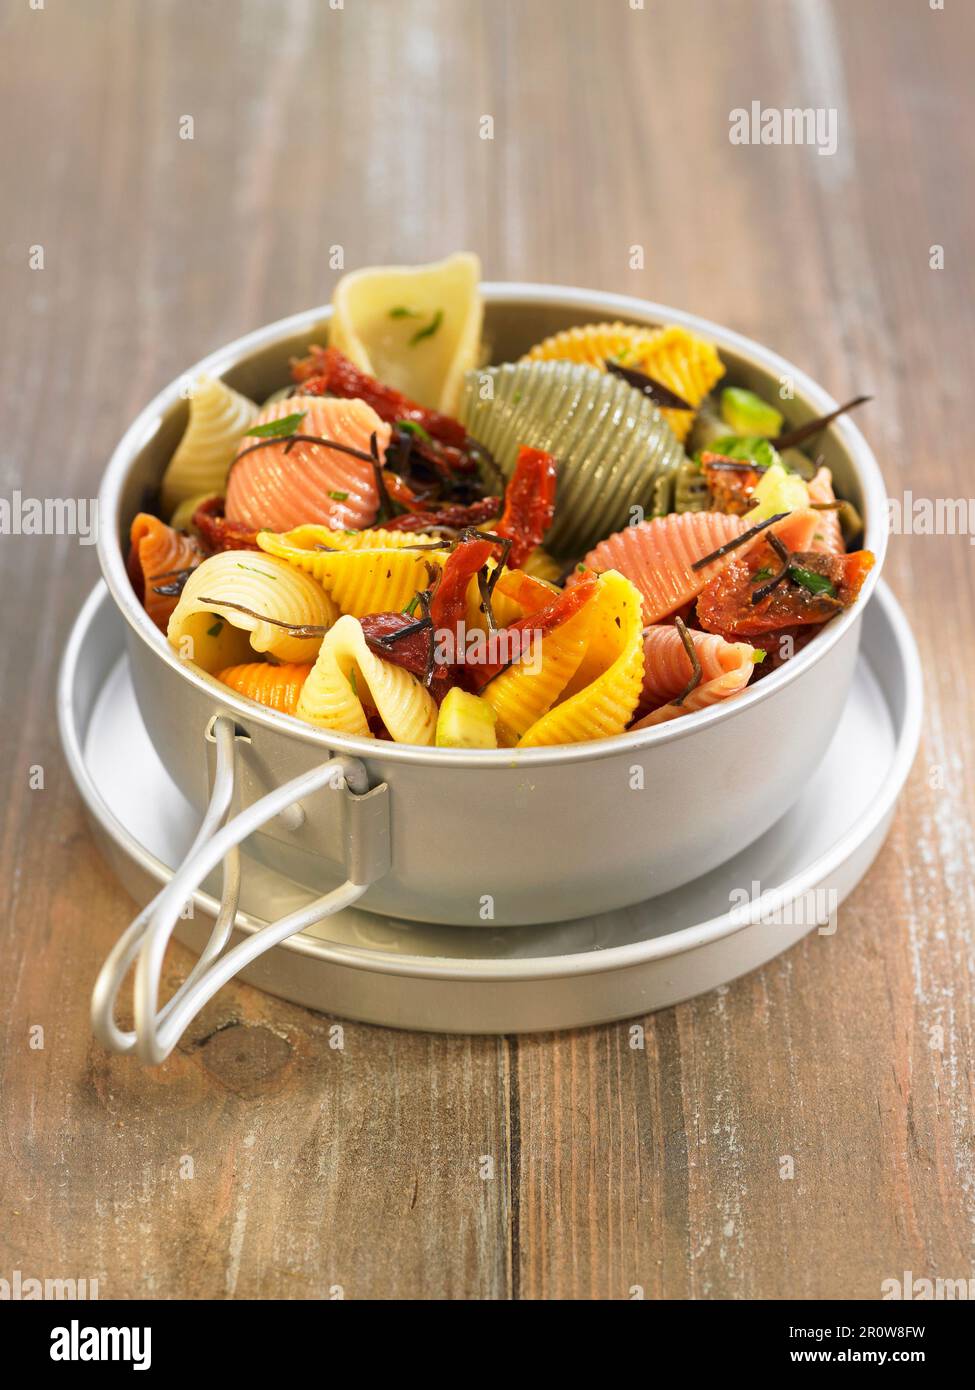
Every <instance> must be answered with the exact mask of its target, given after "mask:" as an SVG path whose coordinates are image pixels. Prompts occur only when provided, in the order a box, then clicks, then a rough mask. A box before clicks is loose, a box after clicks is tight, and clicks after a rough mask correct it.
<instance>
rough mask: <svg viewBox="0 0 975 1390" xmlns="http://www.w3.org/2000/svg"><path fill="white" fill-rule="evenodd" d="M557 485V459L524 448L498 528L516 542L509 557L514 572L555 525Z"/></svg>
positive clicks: (498, 531)
mask: <svg viewBox="0 0 975 1390" xmlns="http://www.w3.org/2000/svg"><path fill="white" fill-rule="evenodd" d="M555 482H556V462H555V459H554V458H553V456H552V455H551V454H547V453H546V452H545V450H544V449H530V448H529V447H528V445H527V444H523V445H522V446H521V448H520V449H519V450H518V461H517V463H516V464H515V471H514V472H513V473H512V475H511V479H510V481H509V483H508V486H507V487H506V488H505V493H504V512H503V514H502V516H501V520H500V521H499V522H498V524H497V527H496V528H495V529H496V530H497V533H498V535H499V536H509V537H510V538H511V539H512V541H513V542H514V544H513V545H512V547H511V554H510V555H509V556H508V564H509V565H510V566H511V568H512V569H517V568H518V567H519V566H520V565H523V564H524V563H525V561H526V560H527V559H528V557H529V555H530V554H531V553H532V551H533V550H534V549H535V547H536V546H538V545H541V543H542V538H543V537H544V535H545V532H546V531H547V530H548V528H549V527H550V526H551V524H552V517H553V515H554V513H555Z"/></svg>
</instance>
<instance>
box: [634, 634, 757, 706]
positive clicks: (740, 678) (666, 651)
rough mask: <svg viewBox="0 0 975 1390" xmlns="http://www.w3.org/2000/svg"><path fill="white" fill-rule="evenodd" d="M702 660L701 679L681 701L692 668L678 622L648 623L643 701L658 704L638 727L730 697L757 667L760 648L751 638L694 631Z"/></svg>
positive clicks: (696, 648)
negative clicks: (734, 639) (674, 624)
mask: <svg viewBox="0 0 975 1390" xmlns="http://www.w3.org/2000/svg"><path fill="white" fill-rule="evenodd" d="M689 636H690V639H691V641H692V642H693V643H694V649H695V651H696V652H697V659H698V661H699V662H700V664H701V680H700V682H699V683H698V684H697V685H696V686H695V687H694V689H693V690H692V691H691V693H690V694H689V695H687V696H685V698H684V700H683V701H682V702H681V703H680V704H679V705H676V704H674V703H673V702H674V700H675V699H676V698H677V697H678V696H679V695H680V694H681V692H682V691H684V690H686V689H687V686H688V683H689V682H690V679H691V676H692V674H693V668H692V666H691V662H690V658H689V657H688V655H687V652H686V651H685V650H684V643H683V642H682V641H681V636H680V633H679V632H678V631H677V629H676V628H675V627H670V626H666V625H665V626H661V627H651V628H648V629H647V631H646V632H645V633H644V639H643V658H644V674H643V690H642V692H641V695H640V703H641V705H642V706H643V707H644V708H646V707H647V706H648V705H653V706H655V708H654V709H653V710H652V711H651V713H650V714H648V715H646V716H645V717H644V718H643V719H641V720H640V721H639V723H637V724H634V725H633V727H634V728H635V729H649V728H652V727H653V726H654V725H656V724H665V723H667V721H668V720H671V719H679V718H680V716H681V715H683V714H693V713H695V711H697V710H702V709H707V708H708V707H709V706H710V705H715V704H718V703H719V702H720V701H721V700H728V699H730V698H731V697H732V696H733V695H737V694H738V693H739V692H740V691H742V690H744V688H745V686H746V685H747V684H748V682H749V681H750V680H751V678H752V673H753V671H754V670H755V660H754V658H755V648H754V647H752V646H750V645H749V644H748V643H747V642H726V641H725V639H724V638H723V637H718V636H716V635H715V634H714V633H710V632H695V631H691V632H690V633H689Z"/></svg>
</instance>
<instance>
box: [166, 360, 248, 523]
mask: <svg viewBox="0 0 975 1390" xmlns="http://www.w3.org/2000/svg"><path fill="white" fill-rule="evenodd" d="M256 419H257V406H256V405H255V404H254V402H253V401H249V400H248V399H247V397H246V396H242V395H240V393H239V392H238V391H233V390H231V388H230V387H229V386H227V385H226V383H225V382H223V381H218V380H217V379H216V378H214V377H210V376H201V377H200V378H199V380H198V381H197V382H196V383H195V384H194V386H193V394H192V396H191V397H190V418H189V421H188V422H187V425H186V429H185V431H184V433H183V437H182V439H181V440H180V442H179V444H178V445H177V448H176V452H175V453H174V454H173V456H172V458H171V459H170V461H169V465H168V467H167V469H166V471H165V473H164V474H163V479H162V484H161V487H160V510H161V511H162V512H163V513H164V515H166V516H171V515H172V513H173V512H174V510H175V509H176V507H178V506H179V504H180V502H185V501H186V500H187V499H188V498H190V497H200V496H205V497H212V496H214V495H215V494H218V493H223V492H224V491H225V490H226V485H227V473H228V472H229V470H230V465H231V463H232V461H233V457H234V455H235V454H236V452H237V446H238V444H239V443H240V440H241V437H242V435H243V434H244V433H245V431H246V430H248V429H249V428H250V426H251V425H252V424H253V423H254V421H255V420H256Z"/></svg>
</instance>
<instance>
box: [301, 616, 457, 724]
mask: <svg viewBox="0 0 975 1390" xmlns="http://www.w3.org/2000/svg"><path fill="white" fill-rule="evenodd" d="M367 709H369V710H371V709H374V710H375V711H376V712H377V713H378V715H379V717H380V719H382V721H383V724H384V725H385V726H386V729H387V730H388V732H389V735H390V737H391V738H392V739H393V740H394V741H395V742H396V743H419V744H424V745H429V744H431V743H433V740H434V735H435V733H436V729H437V705H436V701H435V700H434V698H433V696H432V695H431V694H430V692H429V691H428V690H427V689H426V688H425V687H424V686H423V685H421V683H420V682H419V681H418V680H417V678H416V676H414V675H412V674H411V673H410V672H409V671H405V670H404V669H403V668H402V667H401V666H394V665H393V664H392V663H391V662H388V661H383V660H382V658H381V657H378V656H376V655H375V654H374V653H373V652H371V651H370V650H369V646H368V644H367V642H366V639H365V635H364V634H363V631H362V626H361V624H360V623H359V621H358V619H357V618H353V617H351V616H349V615H346V616H345V617H341V618H339V620H338V622H337V623H336V624H335V626H334V627H333V628H332V630H331V632H329V633H328V634H327V636H326V638H325V640H324V642H323V643H322V646H321V650H320V651H319V653H318V658H317V660H316V662H315V665H314V666H313V667H312V670H311V673H310V675H309V676H308V679H307V680H306V681H305V684H304V686H303V687H302V691H301V697H300V699H299V700H298V708H297V711H296V713H297V715H298V718H299V719H305V720H307V721H308V722H309V723H310V724H317V725H318V726H319V728H323V729H333V730H335V732H336V733H342V734H356V735H358V736H359V737H361V738H368V737H369V736H370V729H369V721H368V716H367Z"/></svg>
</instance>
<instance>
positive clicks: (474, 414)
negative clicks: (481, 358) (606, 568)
mask: <svg viewBox="0 0 975 1390" xmlns="http://www.w3.org/2000/svg"><path fill="white" fill-rule="evenodd" d="M488 384H489V385H490V395H489V397H488V398H485V395H486V391H485V388H486V387H487V386H488ZM460 418H461V420H462V421H463V422H464V424H465V425H466V427H467V429H468V432H469V433H470V434H471V435H472V436H473V437H474V438H475V439H477V440H479V441H480V443H482V444H484V445H485V446H486V448H488V449H489V450H490V451H491V453H492V454H493V455H494V457H495V459H496V460H497V461H498V463H499V465H500V466H501V468H502V469H503V471H504V473H505V475H506V476H507V477H510V476H511V474H512V472H513V471H514V467H515V462H516V460H517V457H518V448H519V446H520V445H522V444H528V445H531V446H532V447H533V448H536V449H545V450H547V451H548V452H549V453H551V454H554V455H555V457H556V458H557V459H558V462H559V471H558V483H557V490H556V503H555V520H554V521H553V523H552V526H551V528H550V530H549V531H548V533H547V534H546V537H545V548H546V550H548V551H549V552H550V553H551V554H552V555H554V556H556V557H557V558H559V559H573V558H575V557H576V556H578V555H580V554H581V553H582V552H583V551H586V550H588V549H589V548H590V547H591V546H593V545H595V544H596V543H597V542H598V541H600V540H602V539H603V537H604V536H608V535H610V534H611V533H612V532H614V531H619V530H620V529H621V528H622V527H623V526H625V525H626V524H627V523H628V522H629V521H630V520H632V512H631V508H632V507H640V508H642V509H643V511H644V513H645V514H646V515H648V516H649V515H652V514H653V501H654V496H655V490H656V488H655V484H656V481H657V479H660V478H666V477H668V476H669V475H672V474H673V473H674V472H675V470H676V469H677V467H678V465H679V464H680V462H681V460H682V459H683V458H684V451H683V449H682V448H681V446H680V444H678V442H677V440H676V439H675V438H674V435H673V433H672V431H671V429H670V427H669V426H668V425H667V424H666V422H665V421H664V419H663V417H662V416H661V414H660V411H659V410H658V409H657V407H656V406H655V405H654V404H653V402H652V401H651V400H650V399H649V398H648V397H647V396H644V395H643V394H642V393H641V392H639V391H635V390H634V389H633V387H631V386H628V385H627V384H626V382H625V381H622V380H621V379H620V378H619V377H616V376H608V375H601V374H600V373H599V372H597V371H594V370H593V369H592V368H591V367H581V366H577V365H576V364H575V363H572V362H520V363H516V364H512V363H507V364H506V365H504V366H502V367H490V368H487V369H486V370H485V371H483V372H470V373H468V375H467V377H466V378H465V381H464V395H463V398H462V400H461V405H460Z"/></svg>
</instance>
